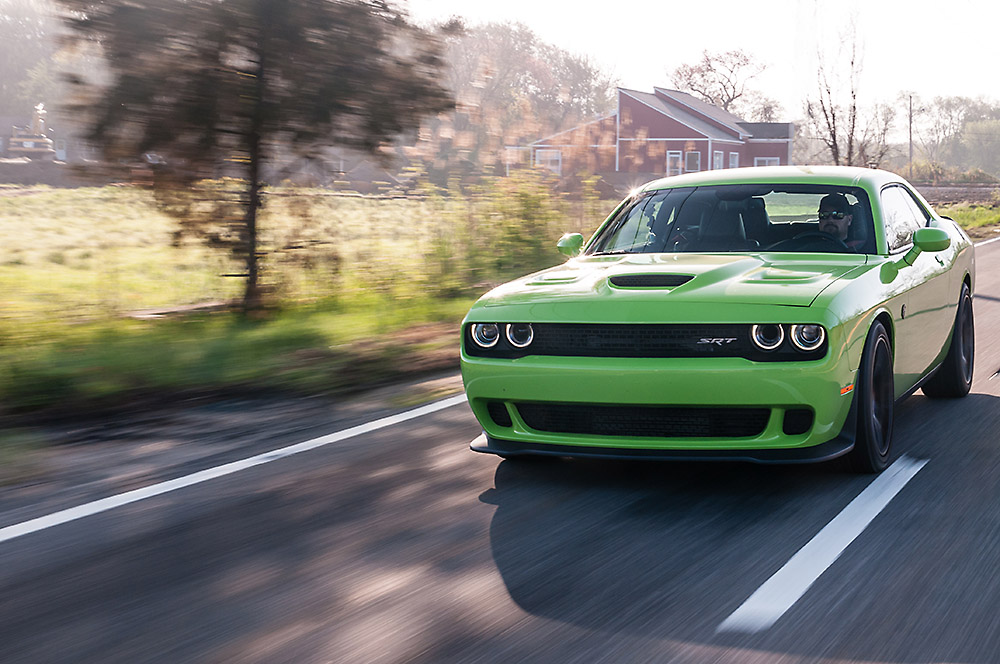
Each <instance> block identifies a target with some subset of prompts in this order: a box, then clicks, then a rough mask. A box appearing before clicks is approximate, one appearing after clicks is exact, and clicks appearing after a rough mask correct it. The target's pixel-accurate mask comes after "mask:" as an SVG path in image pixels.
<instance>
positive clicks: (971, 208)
mask: <svg viewBox="0 0 1000 664" xmlns="http://www.w3.org/2000/svg"><path fill="white" fill-rule="evenodd" d="M935 209H936V211H937V213H938V214H940V215H944V216H946V217H951V218H952V219H954V220H955V221H957V222H958V224H959V225H960V226H961V227H962V228H965V229H971V228H982V227H984V226H996V225H998V224H1000V207H994V206H986V205H972V204H968V203H963V204H960V205H949V206H941V207H937V208H935Z"/></svg>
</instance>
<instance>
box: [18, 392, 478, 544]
mask: <svg viewBox="0 0 1000 664" xmlns="http://www.w3.org/2000/svg"><path fill="white" fill-rule="evenodd" d="M461 403H465V395H464V394H459V395H457V396H453V397H449V398H447V399H442V400H441V401H435V402H434V403H429V404H427V405H426V406H421V407H419V408H414V409H413V410H408V411H406V412H404V413H399V414H397V415H390V416H389V417H383V418H382V419H379V420H373V421H371V422H366V423H364V424H359V425H358V426H356V427H351V428H350V429H344V430H343V431H337V432H335V433H331V434H328V435H326V436H320V437H319V438H313V439H312V440H307V441H305V442H302V443H296V444H295V445H289V446H288V447H282V448H280V449H277V450H272V451H270V452H264V453H263V454H257V455H256V456H252V457H247V458H246V459H241V460H239V461H233V462H232V463H227V464H225V465H222V466H217V467H215V468H207V469H205V470H202V471H199V472H197V473H192V474H191V475H185V476H184V477H178V478H177V479H173V480H168V481H166V482H160V483H159V484H153V485H151V486H147V487H143V488H141V489H135V490H133V491H128V492H126V493H122V494H118V495H117V496H109V497H108V498H102V499H101V500H95V501H93V502H90V503H86V504H84V505H78V506H77V507H71V508H69V509H65V510H61V511H59V512H53V513H52V514H48V515H46V516H41V517H38V518H37V519H31V520H29V521H24V522H22V523H16V524H14V525H11V526H7V527H6V528H0V543H3V542H6V541H8V540H12V539H14V538H15V537H20V536H21V535H27V534H29V533H34V532H37V531H39V530H44V529H46V528H51V527H52V526H58V525H61V524H64V523H68V522H70V521H75V520H76V519H82V518H83V517H85V516H90V515H92V514H97V513H98V512H104V511H107V510H110V509H114V508H116V507H121V506H122V505H128V504H129V503H135V502H138V501H140V500H145V499H146V498H152V497H153V496H159V495H161V494H164V493H169V492H170V491H176V490H177V489H183V488H184V487H188V486H191V485H193V484H200V483H201V482H207V481H208V480H211V479H215V478H216V477H222V476H224V475H231V474H233V473H236V472H239V471H241V470H246V469H247V468H252V467H254V466H260V465H262V464H265V463H270V462H272V461H277V460H278V459H284V458H285V457H290V456H292V455H294V454H299V453H301V452H308V451H309V450H314V449H316V448H317V447H323V446H324V445H329V444H330V443H336V442H339V441H342V440H346V439H348V438H353V437H354V436H360V435H362V434H366V433H371V432H372V431H377V430H378V429H384V428H385V427H391V426H393V425H395V424H400V423H402V422H406V421H409V420H414V419H416V418H418V417H423V416H424V415H430V414H431V413H436V412H437V411H439V410H444V409H445V408H451V407H452V406H457V405H459V404H461Z"/></svg>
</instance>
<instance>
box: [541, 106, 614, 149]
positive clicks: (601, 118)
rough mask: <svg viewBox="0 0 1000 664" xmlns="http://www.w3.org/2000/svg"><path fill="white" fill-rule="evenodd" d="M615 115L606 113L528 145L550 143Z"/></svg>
mask: <svg viewBox="0 0 1000 664" xmlns="http://www.w3.org/2000/svg"><path fill="white" fill-rule="evenodd" d="M616 115H618V114H617V113H607V114H605V115H601V116H599V117H596V118H594V119H593V120H587V121H586V122H581V123H580V124H578V125H576V126H575V127H570V128H569V129H563V130H562V131H560V132H556V133H555V134H552V135H551V136H546V137H545V138H539V139H538V140H537V141H532V142H531V143H529V144H528V145H538V144H539V143H545V142H546V141H551V140H552V139H553V138H555V137H557V136H562V135H563V134H568V133H570V132H572V131H576V130H577V129H579V128H580V127H586V126H587V125H592V124H598V123H600V122H603V121H604V120H607V119H609V118H613V117H615V116H616Z"/></svg>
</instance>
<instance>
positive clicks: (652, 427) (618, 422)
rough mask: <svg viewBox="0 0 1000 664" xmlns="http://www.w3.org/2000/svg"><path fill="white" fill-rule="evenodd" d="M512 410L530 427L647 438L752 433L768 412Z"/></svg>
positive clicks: (588, 407)
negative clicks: (516, 411)
mask: <svg viewBox="0 0 1000 664" xmlns="http://www.w3.org/2000/svg"><path fill="white" fill-rule="evenodd" d="M517 410H518V413H520V415H521V417H522V418H523V419H524V422H525V424H527V425H528V426H529V427H531V428H532V429H535V430H536V431H549V432H552V433H570V434H591V435H596V436H637V437H650V438H752V437H754V436H759V435H760V434H761V433H763V431H764V427H766V426H767V420H768V417H769V416H770V414H771V411H770V409H768V408H690V407H678V406H597V405H592V404H583V405H575V404H548V403H519V404H517Z"/></svg>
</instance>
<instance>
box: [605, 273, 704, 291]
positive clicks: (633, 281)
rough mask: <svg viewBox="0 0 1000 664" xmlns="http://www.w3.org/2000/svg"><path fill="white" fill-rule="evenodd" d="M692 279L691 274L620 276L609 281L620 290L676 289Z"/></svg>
mask: <svg viewBox="0 0 1000 664" xmlns="http://www.w3.org/2000/svg"><path fill="white" fill-rule="evenodd" d="M692 279H694V277H692V276H691V275H689V274H620V275H618V276H616V277H611V278H610V279H609V280H608V281H610V282H611V284H612V285H613V286H618V287H619V288H675V287H677V286H680V285H682V284H686V283H687V282H689V281H691V280H692Z"/></svg>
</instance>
